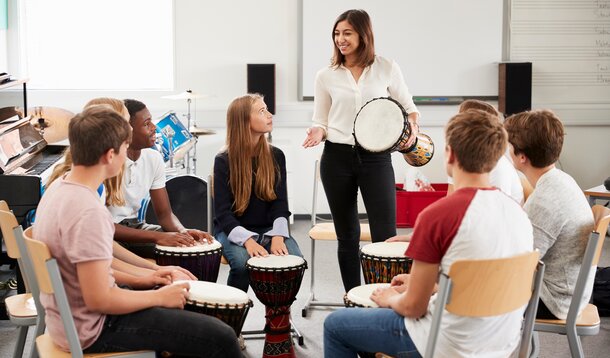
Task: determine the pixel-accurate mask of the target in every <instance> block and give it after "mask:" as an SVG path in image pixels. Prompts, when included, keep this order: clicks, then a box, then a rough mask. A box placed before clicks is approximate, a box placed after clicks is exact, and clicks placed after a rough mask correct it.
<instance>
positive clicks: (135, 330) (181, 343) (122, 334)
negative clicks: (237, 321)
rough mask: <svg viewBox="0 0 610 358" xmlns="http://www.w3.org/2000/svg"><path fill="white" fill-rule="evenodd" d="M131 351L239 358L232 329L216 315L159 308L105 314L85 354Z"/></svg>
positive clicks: (239, 350)
mask: <svg viewBox="0 0 610 358" xmlns="http://www.w3.org/2000/svg"><path fill="white" fill-rule="evenodd" d="M130 350H154V351H156V352H157V353H160V352H163V351H167V352H171V353H173V354H174V356H188V357H217V358H221V357H227V358H233V357H241V349H240V348H239V344H238V343H237V337H236V336H235V331H233V329H232V328H231V327H229V326H228V325H227V324H225V323H224V322H222V321H221V320H219V319H218V318H216V317H212V316H207V315H204V314H201V313H195V312H190V311H184V310H179V309H171V308H162V307H154V308H149V309H145V310H141V311H137V312H133V313H130V314H125V315H108V316H107V317H106V322H105V323H104V328H103V329H102V333H101V335H100V336H99V337H98V339H97V340H96V341H95V342H94V343H93V345H91V346H90V347H89V348H87V349H85V353H102V352H120V351H130ZM157 356H160V355H159V354H157Z"/></svg>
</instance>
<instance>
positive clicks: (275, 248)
mask: <svg viewBox="0 0 610 358" xmlns="http://www.w3.org/2000/svg"><path fill="white" fill-rule="evenodd" d="M271 253H272V254H274V255H282V256H283V255H288V248H287V247H286V244H285V243H284V237H283V236H274V237H272V238H271Z"/></svg>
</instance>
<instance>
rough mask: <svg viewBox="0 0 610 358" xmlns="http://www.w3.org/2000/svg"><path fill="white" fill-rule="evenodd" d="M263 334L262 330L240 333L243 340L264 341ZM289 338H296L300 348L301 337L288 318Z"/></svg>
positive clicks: (301, 343) (302, 341) (302, 342)
mask: <svg viewBox="0 0 610 358" xmlns="http://www.w3.org/2000/svg"><path fill="white" fill-rule="evenodd" d="M265 334H266V333H265V331H264V330H262V329H261V330H256V331H242V332H241V335H242V336H243V337H244V339H265ZM290 336H291V337H292V339H295V338H297V342H298V343H299V346H302V345H303V344H304V340H303V335H302V334H301V332H300V331H299V329H298V328H297V326H295V324H294V322H293V321H292V318H290Z"/></svg>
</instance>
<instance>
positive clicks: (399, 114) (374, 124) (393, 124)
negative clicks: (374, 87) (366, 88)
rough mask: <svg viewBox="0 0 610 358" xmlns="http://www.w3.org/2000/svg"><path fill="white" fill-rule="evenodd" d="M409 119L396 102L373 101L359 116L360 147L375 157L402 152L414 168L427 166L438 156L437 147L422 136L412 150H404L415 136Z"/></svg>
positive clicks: (356, 135)
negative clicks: (412, 133)
mask: <svg viewBox="0 0 610 358" xmlns="http://www.w3.org/2000/svg"><path fill="white" fill-rule="evenodd" d="M407 118H408V114H407V111H406V110H405V109H404V107H403V106H402V105H401V104H400V103H398V101H396V100H395V99H392V98H390V97H379V98H373V99H372V100H370V101H368V102H367V103H365V104H364V105H363V106H362V107H361V108H360V110H359V111H358V113H357V114H356V119H355V120H354V130H353V135H354V138H355V140H356V145H357V146H359V147H361V148H363V149H364V150H367V151H369V152H374V153H389V152H393V151H399V152H401V153H402V155H403V158H404V159H405V161H406V162H407V163H408V164H410V165H412V166H414V167H420V166H422V165H425V164H427V163H428V162H429V161H430V160H431V159H432V156H433V155H434V143H433V142H432V138H430V137H429V136H428V135H426V134H424V133H418V134H417V136H416V140H415V143H414V144H413V145H412V146H410V147H409V148H405V149H401V148H403V147H404V146H405V144H406V143H407V141H408V139H409V137H410V136H411V125H410V124H409V121H408V120H407Z"/></svg>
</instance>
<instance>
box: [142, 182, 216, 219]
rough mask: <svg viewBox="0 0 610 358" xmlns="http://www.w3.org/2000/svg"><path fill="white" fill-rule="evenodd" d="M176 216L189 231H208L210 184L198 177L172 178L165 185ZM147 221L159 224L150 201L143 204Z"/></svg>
mask: <svg viewBox="0 0 610 358" xmlns="http://www.w3.org/2000/svg"><path fill="white" fill-rule="evenodd" d="M165 189H166V190H167V195H168V196H169V202H170V204H171V206H172V211H173V212H174V215H176V217H178V219H179V220H180V222H181V223H182V225H184V227H185V228H188V229H198V230H202V231H208V222H209V221H208V219H209V215H210V214H211V213H210V212H209V211H208V183H207V182H206V181H205V180H203V179H201V178H200V177H198V176H195V175H191V174H185V175H178V176H175V177H172V178H170V179H168V180H167V182H166V183H165ZM142 209H144V212H145V213H146V215H145V221H146V222H147V223H148V224H158V223H159V221H158V220H157V216H156V215H155V210H154V209H153V206H152V205H151V204H150V203H149V199H147V200H146V203H144V204H143V206H142Z"/></svg>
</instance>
